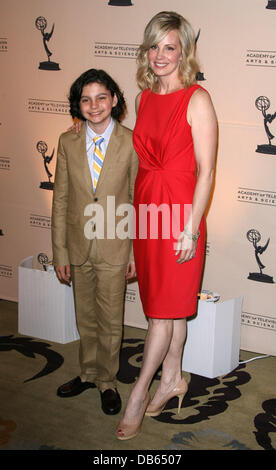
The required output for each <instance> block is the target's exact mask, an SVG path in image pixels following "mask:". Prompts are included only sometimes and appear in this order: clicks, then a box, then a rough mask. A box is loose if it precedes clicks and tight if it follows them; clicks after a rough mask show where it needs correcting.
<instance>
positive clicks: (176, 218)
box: [116, 12, 217, 440]
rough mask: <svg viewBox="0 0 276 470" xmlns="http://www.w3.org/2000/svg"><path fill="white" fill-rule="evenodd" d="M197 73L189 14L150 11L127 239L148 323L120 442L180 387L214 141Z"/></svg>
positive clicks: (211, 115) (181, 391) (211, 114)
mask: <svg viewBox="0 0 276 470" xmlns="http://www.w3.org/2000/svg"><path fill="white" fill-rule="evenodd" d="M198 70H199V68H198V65H197V62H196V60H195V36H194V32H193V29H192V27H191V26H190V24H189V23H188V21H186V20H185V19H184V18H183V17H182V16H181V15H179V14H177V13H175V12H160V13H158V14H157V15H155V16H154V17H153V18H152V19H151V20H150V22H149V23H148V25H147V26H146V28H145V33H144V40H143V44H142V45H141V46H140V49H139V54H138V71H137V82H138V85H139V86H140V88H141V89H142V92H141V93H140V94H139V95H138V96H137V99H136V111H137V121H136V125H135V129H134V134H133V141H134V146H135V149H136V152H137V154H138V157H139V170H138V174H137V178H136V183H135V195H134V205H135V209H136V216H137V220H136V239H134V240H133V245H134V256H135V265H136V273H137V278H138V283H139V290H140V296H141V300H142V305H143V309H144V313H145V315H146V316H147V317H148V321H149V325H148V332H147V336H146V341H145V348H144V356H143V363H142V367H141V371H140V375H139V378H138V380H137V382H136V384H135V386H134V387H133V390H132V392H131V395H130V397H129V400H128V403H127V406H126V408H125V411H124V414H123V416H122V419H121V421H120V423H119V425H118V428H117V431H116V436H117V438H118V439H120V440H126V439H131V438H133V437H135V436H136V435H137V434H138V433H139V431H140V429H141V425H142V421H143V418H144V415H145V414H146V415H147V416H158V415H159V414H160V413H161V412H162V410H163V409H164V407H165V405H166V403H167V402H168V401H169V400H170V399H171V398H173V397H175V396H177V397H178V398H179V406H178V411H179V410H180V408H181V403H182V400H183V398H184V396H185V394H186V392H187V389H188V385H187V383H186V381H185V379H184V378H182V372H181V364H182V354H183V347H184V342H185V338H186V318H187V317H189V316H191V315H194V314H195V312H196V306H197V293H198V289H199V285H200V279H201V275H202V267H203V258H204V247H205V219H204V211H205V209H206V206H207V203H208V200H209V197H210V192H211V187H212V182H213V174H214V165H215V154H216V142H217V120H216V115H215V111H214V108H213V105H212V102H211V99H210V96H209V94H208V93H207V92H206V91H205V90H204V89H203V88H202V87H200V86H199V85H197V83H196V75H197V72H198ZM161 205H162V206H161ZM145 207H147V209H148V210H147V215H146V218H145V217H144V218H143V217H142V215H143V214H142V208H143V210H144V208H145ZM154 207H155V209H156V207H157V208H159V209H160V208H161V207H162V211H161V210H160V211H158V216H157V217H153V215H154V214H153V213H152V212H151V209H152V210H154V209H153V208H154ZM164 208H165V209H164ZM163 209H164V211H163ZM164 214H165V216H166V217H165V219H164V220H161V219H162V218H163V216H164ZM168 214H169V219H168ZM176 222H177V223H176ZM164 226H165V228H166V229H168V227H169V229H170V230H169V232H170V233H169V235H168V233H167V232H168V230H165V232H166V233H165V234H164ZM145 230H147V235H146V236H145V234H144V232H145ZM141 234H142V235H141ZM160 364H162V375H161V380H160V383H159V386H158V388H157V390H156V393H155V395H154V396H153V398H152V399H150V395H149V387H150V384H151V381H152V379H153V376H154V374H155V373H156V371H157V369H158V368H159V366H160Z"/></svg>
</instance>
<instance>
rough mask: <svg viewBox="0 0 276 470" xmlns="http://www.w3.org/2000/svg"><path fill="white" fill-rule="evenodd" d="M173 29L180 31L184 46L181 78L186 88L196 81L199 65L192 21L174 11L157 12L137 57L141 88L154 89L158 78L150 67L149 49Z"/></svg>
mask: <svg viewBox="0 0 276 470" xmlns="http://www.w3.org/2000/svg"><path fill="white" fill-rule="evenodd" d="M172 30H176V31H177V32H178V36H179V41H180V44H181V48H182V61H181V62H180V66H179V78H180V80H181V82H182V83H183V86H184V87H185V88H188V87H189V86H191V85H193V84H194V83H195V82H196V76H197V73H198V71H199V66H198V64H197V61H196V59H195V43H196V39H195V34H194V31H193V28H192V27H191V25H190V23H189V22H188V21H187V20H186V19H185V18H183V16H181V15H179V14H178V13H175V12H173V11H161V12H160V13H157V15H155V16H154V17H153V18H152V19H151V20H150V22H149V23H148V24H147V26H146V28H145V32H144V39H143V43H142V44H141V45H140V47H139V50H138V57H137V64H138V69H137V74H136V79H137V84H138V86H139V87H140V88H141V90H145V89H146V88H150V89H154V88H155V87H156V85H157V78H156V76H155V74H154V73H153V72H152V70H151V69H150V67H149V61H148V51H149V49H150V48H151V47H152V46H154V45H156V44H158V43H159V42H160V41H162V39H163V38H164V37H165V36H166V35H167V34H168V33H169V32H170V31H172Z"/></svg>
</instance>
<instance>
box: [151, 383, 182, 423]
mask: <svg viewBox="0 0 276 470" xmlns="http://www.w3.org/2000/svg"><path fill="white" fill-rule="evenodd" d="M187 390H188V385H187V383H186V381H185V379H181V380H180V382H179V383H178V384H177V386H176V387H174V389H173V390H172V391H171V392H170V393H168V395H167V396H166V397H165V398H164V400H163V401H162V403H160V405H158V406H156V405H151V404H149V406H148V407H147V409H146V413H145V415H146V416H159V415H160V414H161V413H162V411H163V409H164V408H165V406H166V404H167V403H168V401H169V400H171V398H174V397H178V410H177V413H178V414H179V413H180V409H181V405H182V401H183V398H184V397H185V395H186V393H187Z"/></svg>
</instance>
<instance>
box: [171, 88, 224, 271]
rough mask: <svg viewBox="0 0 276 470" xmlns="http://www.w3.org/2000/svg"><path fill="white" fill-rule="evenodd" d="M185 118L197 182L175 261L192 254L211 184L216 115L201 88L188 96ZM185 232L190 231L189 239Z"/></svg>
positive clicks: (215, 140)
mask: <svg viewBox="0 0 276 470" xmlns="http://www.w3.org/2000/svg"><path fill="white" fill-rule="evenodd" d="M187 120H188V122H189V124H190V126H191V130H192V137H193V143H194V152H195V158H196V164H197V183H196V187H195V192H194V197H193V204H192V211H191V215H190V218H189V220H188V222H187V224H186V225H185V231H186V233H187V234H188V235H185V233H184V232H182V234H181V235H180V240H179V242H180V243H181V249H180V248H179V249H178V251H177V252H176V254H179V253H180V252H181V255H180V257H179V258H178V262H184V261H188V260H189V259H191V258H192V257H193V256H194V254H195V250H196V245H197V242H196V241H194V240H191V238H192V236H194V235H196V234H197V233H198V229H199V225H200V221H201V219H202V216H203V214H204V211H205V209H206V207H207V204H208V201H209V197H210V193H211V188H212V183H213V176H214V168H215V158H216V149H217V118H216V114H215V110H214V107H213V104H212V101H211V98H210V96H209V94H208V93H206V92H205V91H204V90H201V89H199V90H197V91H195V93H194V94H193V95H192V97H191V100H190V103H189V106H188V110H187ZM189 234H191V237H190V238H189Z"/></svg>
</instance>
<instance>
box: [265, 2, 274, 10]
mask: <svg viewBox="0 0 276 470" xmlns="http://www.w3.org/2000/svg"><path fill="white" fill-rule="evenodd" d="M266 8H267V9H268V10H276V0H268V4H267V5H266Z"/></svg>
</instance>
